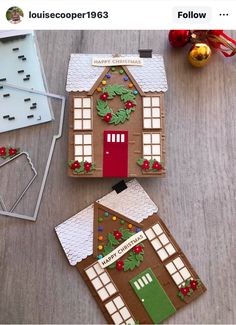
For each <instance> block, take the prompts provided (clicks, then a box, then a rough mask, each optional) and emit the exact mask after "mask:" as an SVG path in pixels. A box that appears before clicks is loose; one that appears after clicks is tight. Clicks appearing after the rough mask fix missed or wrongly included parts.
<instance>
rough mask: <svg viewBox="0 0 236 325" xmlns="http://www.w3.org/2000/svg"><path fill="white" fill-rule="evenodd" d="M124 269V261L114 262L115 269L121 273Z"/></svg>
mask: <svg viewBox="0 0 236 325" xmlns="http://www.w3.org/2000/svg"><path fill="white" fill-rule="evenodd" d="M123 268H124V261H116V269H117V270H118V271H122V270H123Z"/></svg>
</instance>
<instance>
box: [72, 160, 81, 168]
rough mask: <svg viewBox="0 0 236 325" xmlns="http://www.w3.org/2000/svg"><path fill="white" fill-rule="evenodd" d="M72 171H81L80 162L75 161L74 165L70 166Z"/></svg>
mask: <svg viewBox="0 0 236 325" xmlns="http://www.w3.org/2000/svg"><path fill="white" fill-rule="evenodd" d="M70 168H71V169H72V170H75V169H79V168H80V163H79V162H78V160H76V161H74V162H73V164H72V165H71V166H70Z"/></svg>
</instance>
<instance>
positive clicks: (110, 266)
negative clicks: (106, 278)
mask: <svg viewBox="0 0 236 325" xmlns="http://www.w3.org/2000/svg"><path fill="white" fill-rule="evenodd" d="M108 267H109V269H114V268H115V267H116V262H114V263H112V264H111V265H109V266H108Z"/></svg>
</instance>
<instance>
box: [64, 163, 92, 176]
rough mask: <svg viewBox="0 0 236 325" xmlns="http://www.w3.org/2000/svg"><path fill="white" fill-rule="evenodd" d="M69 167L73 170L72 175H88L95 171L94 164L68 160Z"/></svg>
mask: <svg viewBox="0 0 236 325" xmlns="http://www.w3.org/2000/svg"><path fill="white" fill-rule="evenodd" d="M69 166H70V168H71V169H72V170H73V174H75V175H78V174H81V173H90V172H91V171H93V170H95V163H89V162H87V161H80V162H79V161H78V160H70V161H69Z"/></svg>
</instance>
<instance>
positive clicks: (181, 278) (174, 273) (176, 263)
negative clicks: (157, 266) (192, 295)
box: [165, 257, 192, 287]
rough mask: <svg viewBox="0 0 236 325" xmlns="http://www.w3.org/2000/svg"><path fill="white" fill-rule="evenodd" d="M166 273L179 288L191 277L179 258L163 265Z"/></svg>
mask: <svg viewBox="0 0 236 325" xmlns="http://www.w3.org/2000/svg"><path fill="white" fill-rule="evenodd" d="M165 267H166V269H167V271H168V272H169V274H170V275H171V277H172V279H173V280H174V282H175V283H176V285H177V286H178V287H181V285H183V284H184V283H185V282H186V281H187V280H188V279H192V276H191V274H190V272H189V270H188V269H187V267H186V266H185V264H184V262H183V260H182V259H181V258H180V257H177V258H175V259H174V260H173V261H172V262H170V263H168V264H166V265H165Z"/></svg>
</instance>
